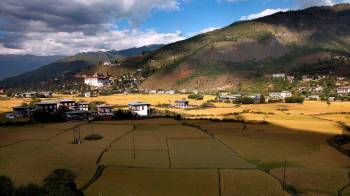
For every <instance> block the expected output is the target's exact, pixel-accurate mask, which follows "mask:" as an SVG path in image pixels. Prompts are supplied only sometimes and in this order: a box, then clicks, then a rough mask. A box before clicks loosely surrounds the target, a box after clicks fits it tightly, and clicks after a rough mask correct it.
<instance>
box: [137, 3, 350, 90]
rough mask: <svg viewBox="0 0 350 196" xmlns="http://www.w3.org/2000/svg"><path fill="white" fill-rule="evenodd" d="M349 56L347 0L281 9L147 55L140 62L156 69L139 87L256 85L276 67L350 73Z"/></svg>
mask: <svg viewBox="0 0 350 196" xmlns="http://www.w3.org/2000/svg"><path fill="white" fill-rule="evenodd" d="M349 55H350V5H349V4H340V5H336V6H333V7H312V8H308V9H305V10H298V11H288V12H280V13H276V14H274V15H271V16H267V17H263V18H259V19H256V20H252V21H241V22H236V23H234V24H232V25H230V26H227V27H225V28H222V29H219V30H215V31H212V32H209V33H205V34H201V35H198V36H195V37H192V38H190V39H187V40H184V41H180V42H177V43H173V44H170V45H167V46H164V47H162V48H161V49H159V50H157V51H155V52H154V53H152V54H150V55H148V56H145V57H144V59H141V60H140V61H139V64H140V65H142V66H143V67H148V69H151V70H154V71H153V73H152V74H149V77H148V78H147V79H146V80H145V81H144V82H143V83H142V84H141V88H164V89H169V88H176V89H200V90H206V91H210V90H221V89H238V88H239V89H242V88H246V89H251V90H254V88H260V89H263V88H266V87H267V85H268V76H267V75H268V74H272V73H276V72H285V73H288V74H292V75H302V74H311V75H312V74H330V73H333V74H338V75H343V76H350V60H349ZM150 60H151V61H150ZM135 64H137V63H135ZM259 85H261V86H259Z"/></svg>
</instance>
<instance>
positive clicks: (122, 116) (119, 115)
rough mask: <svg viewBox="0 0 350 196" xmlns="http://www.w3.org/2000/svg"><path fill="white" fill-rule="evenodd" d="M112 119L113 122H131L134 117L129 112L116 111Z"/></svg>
mask: <svg viewBox="0 0 350 196" xmlns="http://www.w3.org/2000/svg"><path fill="white" fill-rule="evenodd" d="M113 119H115V120H133V119H135V115H134V114H133V113H132V112H131V111H129V110H121V109H119V110H117V111H115V112H114V113H113Z"/></svg>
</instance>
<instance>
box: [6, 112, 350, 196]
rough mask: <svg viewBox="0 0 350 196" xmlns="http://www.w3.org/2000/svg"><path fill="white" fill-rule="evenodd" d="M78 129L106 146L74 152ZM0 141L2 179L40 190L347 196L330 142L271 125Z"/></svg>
mask: <svg viewBox="0 0 350 196" xmlns="http://www.w3.org/2000/svg"><path fill="white" fill-rule="evenodd" d="M311 119H312V118H311ZM76 128H78V129H80V134H81V138H84V137H85V136H86V135H88V134H91V133H97V134H100V135H102V136H103V139H101V140H97V141H86V140H83V142H82V144H80V145H76V144H72V141H73V130H74V129H76ZM0 136H1V137H0V160H1V161H0V175H8V176H10V177H11V178H12V179H14V180H15V183H16V184H26V183H29V182H35V183H40V182H41V180H42V179H43V178H44V177H45V176H46V175H48V174H49V173H50V172H51V171H52V170H54V169H57V168H66V169H71V170H73V171H75V172H76V173H78V174H79V177H78V179H77V184H78V186H79V187H81V188H84V192H85V194H86V195H91V196H95V195H96V196H99V195H214V196H221V195H223V196H228V195H276V196H277V195H289V194H290V193H293V191H294V192H295V191H296V192H298V193H300V194H302V195H303V194H304V195H321V194H324V195H337V194H338V193H339V194H343V195H346V193H347V192H348V190H349V184H350V182H349V176H348V174H349V169H348V168H349V166H350V159H349V158H348V157H346V156H345V155H343V154H341V153H340V152H338V151H337V150H336V149H334V148H332V147H330V146H329V145H328V144H327V142H326V140H327V139H328V138H329V137H330V136H331V135H327V134H320V133H319V132H310V131H301V130H293V129H291V128H286V127H281V126H278V125H274V124H249V123H248V124H242V123H233V122H214V121H209V120H206V121H205V120H186V121H175V120H172V119H150V120H140V121H110V122H109V121H105V122H102V121H100V122H93V123H61V124H45V125H35V126H24V127H3V128H0ZM98 171H99V172H101V173H100V174H101V175H97V177H96V178H95V179H93V176H95V173H96V172H98ZM91 179H92V181H90V180H91ZM301 179H302V180H301ZM88 182H91V183H88ZM283 184H284V185H285V186H283Z"/></svg>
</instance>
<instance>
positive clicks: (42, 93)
mask: <svg viewBox="0 0 350 196" xmlns="http://www.w3.org/2000/svg"><path fill="white" fill-rule="evenodd" d="M39 95H40V97H43V98H52V97H53V93H52V92H50V91H48V92H40V93H39Z"/></svg>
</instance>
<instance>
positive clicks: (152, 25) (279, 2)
mask: <svg viewBox="0 0 350 196" xmlns="http://www.w3.org/2000/svg"><path fill="white" fill-rule="evenodd" d="M292 7H293V4H292V3H291V2H290V1H288V0H285V1H284V0H270V1H257V0H247V1H241V2H236V3H230V2H227V1H216V0H192V1H190V2H187V3H186V2H185V3H182V4H181V5H180V9H179V10H172V11H159V10H158V11H153V12H152V13H151V14H150V16H149V17H148V18H147V19H146V20H145V21H144V22H143V23H142V24H140V28H141V29H143V30H147V29H154V30H155V31H157V32H163V33H165V32H174V31H181V32H182V33H183V34H184V35H188V34H191V33H194V32H200V31H201V30H203V29H206V28H210V27H223V26H226V25H229V24H231V23H233V22H235V21H239V20H240V19H241V17H242V16H247V15H250V14H253V13H259V12H261V11H263V10H266V9H279V8H284V9H286V8H292ZM123 23H124V25H123V26H121V27H124V28H125V27H128V25H126V24H127V23H126V22H125V21H124V22H123ZM129 27H130V26H129Z"/></svg>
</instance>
